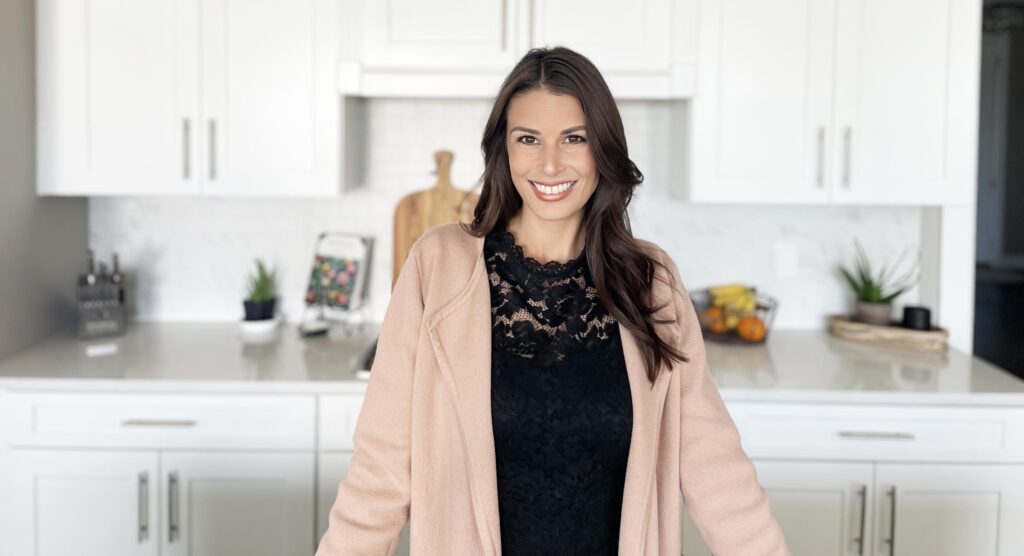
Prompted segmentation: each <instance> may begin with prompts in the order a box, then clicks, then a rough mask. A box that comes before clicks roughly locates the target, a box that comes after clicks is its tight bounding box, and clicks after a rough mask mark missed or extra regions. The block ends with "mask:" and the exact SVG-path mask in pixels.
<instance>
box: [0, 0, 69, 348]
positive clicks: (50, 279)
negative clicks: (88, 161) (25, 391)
mask: <svg viewBox="0 0 1024 556" xmlns="http://www.w3.org/2000/svg"><path fill="white" fill-rule="evenodd" d="M33 5H34V3H33V2H32V0H4V1H3V2H0V75H2V78H0V359H2V358H4V357H6V356H7V355H10V354H12V353H14V352H16V351H18V350H20V349H22V348H25V347H27V346H29V345H31V344H32V343H34V342H36V341H38V340H41V339H43V338H45V337H47V336H49V335H50V334H51V333H53V332H54V331H56V330H58V329H60V328H63V327H67V326H74V325H75V323H76V322H77V316H76V313H75V280H76V276H77V273H79V272H83V271H84V270H85V261H86V229H87V222H86V217H87V214H88V213H87V205H86V202H85V200H84V199H67V198H65V199H54V198H38V197H36V193H35V191H36V186H35V152H36V150H35V137H36V134H35V56H34V52H35V49H34V46H33V44H34V41H35V33H34V29H35V24H34V11H33Z"/></svg>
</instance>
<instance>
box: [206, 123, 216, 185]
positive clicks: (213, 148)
mask: <svg viewBox="0 0 1024 556" xmlns="http://www.w3.org/2000/svg"><path fill="white" fill-rule="evenodd" d="M207 127H208V128H209V133H210V149H209V152H208V153H207V154H208V156H209V159H210V180H211V181H212V180H215V179H217V120H214V119H211V120H210V121H209V122H208V125H207Z"/></svg>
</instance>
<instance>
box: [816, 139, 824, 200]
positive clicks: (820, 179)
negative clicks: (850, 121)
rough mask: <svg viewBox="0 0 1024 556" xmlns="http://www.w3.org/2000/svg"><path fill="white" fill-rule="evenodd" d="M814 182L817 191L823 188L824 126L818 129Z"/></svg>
mask: <svg viewBox="0 0 1024 556" xmlns="http://www.w3.org/2000/svg"><path fill="white" fill-rule="evenodd" d="M817 165H818V167H817V176H816V177H815V180H816V182H817V184H818V189H822V188H823V187H825V126H819V127H818V160H817Z"/></svg>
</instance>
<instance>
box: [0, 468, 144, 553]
mask: <svg viewBox="0 0 1024 556" xmlns="http://www.w3.org/2000/svg"><path fill="white" fill-rule="evenodd" d="M7 454H8V455H9V457H10V461H9V467H8V469H9V470H10V475H9V476H8V477H4V480H5V481H10V484H9V485H8V492H10V493H11V496H10V499H9V500H4V501H0V503H3V504H5V505H6V507H7V512H6V515H7V516H8V519H10V520H11V523H9V524H8V525H7V527H6V530H7V533H8V535H10V538H7V539H5V544H4V545H3V546H6V547H7V548H8V549H9V551H10V552H9V553H10V554H24V555H29V554H31V555H33V556H50V555H52V556H64V555H67V554H117V555H125V556H156V554H157V547H158V544H157V538H156V535H158V534H159V531H158V530H157V515H158V513H157V511H158V509H159V506H158V498H159V497H158V495H157V492H158V491H157V488H156V483H157V477H158V475H157V454H156V452H99V451H97V452H85V451H81V450H10V451H9V452H7ZM0 513H2V512H0ZM5 553H7V552H5Z"/></svg>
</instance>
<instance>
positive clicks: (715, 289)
mask: <svg viewBox="0 0 1024 556" xmlns="http://www.w3.org/2000/svg"><path fill="white" fill-rule="evenodd" d="M747 291H750V287H749V286H747V285H746V284H722V285H719V286H711V287H710V288H708V293H709V294H711V295H712V296H714V297H717V296H719V295H735V294H741V293H744V292H747Z"/></svg>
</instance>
